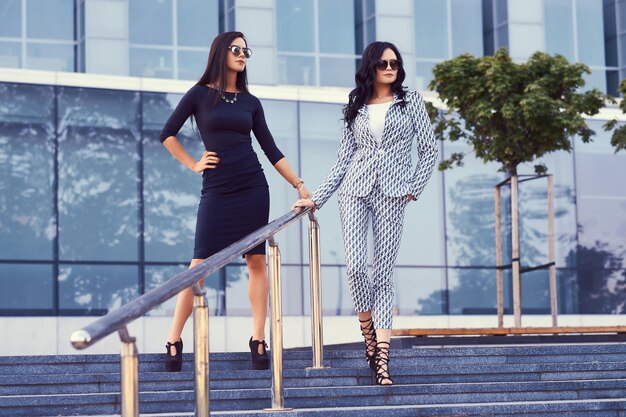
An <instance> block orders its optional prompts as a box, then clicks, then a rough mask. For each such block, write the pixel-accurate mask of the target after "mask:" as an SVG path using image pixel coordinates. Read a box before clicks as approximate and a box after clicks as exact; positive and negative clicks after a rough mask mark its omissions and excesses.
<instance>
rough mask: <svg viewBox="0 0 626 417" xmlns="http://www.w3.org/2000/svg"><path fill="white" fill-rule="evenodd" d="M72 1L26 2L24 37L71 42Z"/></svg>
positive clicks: (72, 38) (72, 34)
mask: <svg viewBox="0 0 626 417" xmlns="http://www.w3.org/2000/svg"><path fill="white" fill-rule="evenodd" d="M74 3H75V2H74V1H72V0H28V1H27V2H26V36H27V37H29V38H40V39H59V40H67V41H73V40H75V37H74Z"/></svg>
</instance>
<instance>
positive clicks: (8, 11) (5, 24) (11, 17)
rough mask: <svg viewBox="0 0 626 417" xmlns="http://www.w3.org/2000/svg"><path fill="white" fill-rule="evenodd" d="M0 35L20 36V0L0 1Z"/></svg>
mask: <svg viewBox="0 0 626 417" xmlns="http://www.w3.org/2000/svg"><path fill="white" fill-rule="evenodd" d="M0 37H3V38H4V37H9V38H21V37H22V0H3V1H2V2H1V3H0Z"/></svg>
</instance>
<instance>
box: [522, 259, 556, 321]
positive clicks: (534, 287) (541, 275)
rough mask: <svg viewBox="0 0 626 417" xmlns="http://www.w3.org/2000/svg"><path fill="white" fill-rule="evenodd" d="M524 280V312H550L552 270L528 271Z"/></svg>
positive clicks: (523, 277)
mask: <svg viewBox="0 0 626 417" xmlns="http://www.w3.org/2000/svg"><path fill="white" fill-rule="evenodd" d="M521 280H522V314H550V272H549V270H548V269H540V270H537V271H531V272H526V273H523V274H522V275H521Z"/></svg>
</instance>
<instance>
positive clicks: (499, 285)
mask: <svg viewBox="0 0 626 417" xmlns="http://www.w3.org/2000/svg"><path fill="white" fill-rule="evenodd" d="M500 195H501V192H500V185H499V184H498V185H496V190H495V204H496V207H495V209H496V303H497V311H498V327H504V285H503V282H502V225H501V215H500V204H501V198H500Z"/></svg>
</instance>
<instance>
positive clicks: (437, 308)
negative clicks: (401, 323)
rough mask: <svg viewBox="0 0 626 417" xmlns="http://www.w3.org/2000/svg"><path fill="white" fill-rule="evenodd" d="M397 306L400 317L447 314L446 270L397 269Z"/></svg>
mask: <svg viewBox="0 0 626 417" xmlns="http://www.w3.org/2000/svg"><path fill="white" fill-rule="evenodd" d="M395 275H396V279H395V282H396V297H395V298H396V300H395V306H396V307H397V309H398V313H399V314H400V315H407V316H412V315H415V314H420V315H433V314H446V312H445V304H446V291H445V289H446V276H445V269H444V268H396V270H395Z"/></svg>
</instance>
